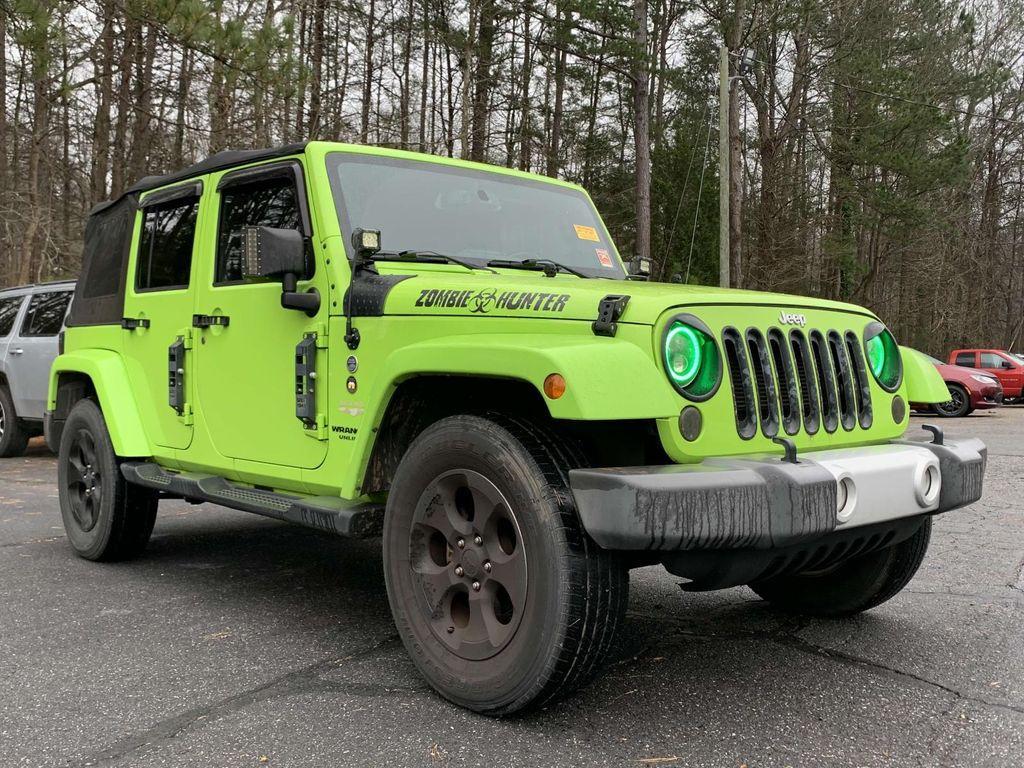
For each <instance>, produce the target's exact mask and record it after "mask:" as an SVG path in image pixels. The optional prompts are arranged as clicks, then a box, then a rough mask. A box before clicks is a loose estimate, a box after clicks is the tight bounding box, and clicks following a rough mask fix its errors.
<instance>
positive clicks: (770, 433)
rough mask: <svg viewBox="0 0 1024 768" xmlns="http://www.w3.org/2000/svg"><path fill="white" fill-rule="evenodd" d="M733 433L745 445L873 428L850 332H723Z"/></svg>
mask: <svg viewBox="0 0 1024 768" xmlns="http://www.w3.org/2000/svg"><path fill="white" fill-rule="evenodd" d="M722 347H723V352H724V354H725V362H726V367H727V368H728V376H729V381H730V383H731V386H732V400H733V407H734V409H735V412H736V431H737V432H738V433H739V435H740V437H742V438H743V439H745V440H748V439H750V438H752V437H753V436H754V435H755V434H757V431H758V429H760V431H761V434H763V435H764V436H765V437H775V436H777V435H780V434H785V435H795V434H797V433H798V432H799V431H800V429H801V427H802V428H803V431H804V432H805V433H806V434H808V435H813V434H815V433H816V432H818V430H820V429H824V430H825V431H826V432H835V431H836V430H837V429H840V428H842V429H844V430H846V431H851V430H853V429H855V428H856V427H857V426H858V425H859V426H860V427H861V429H867V428H869V427H870V426H871V388H870V386H869V385H868V372H867V368H866V366H865V364H864V354H863V352H862V351H861V346H860V339H859V337H858V336H857V334H856V333H854V332H853V331H845V332H841V331H835V330H831V331H819V330H810V331H807V332H806V333H805V332H804V331H801V330H798V329H794V330H791V331H789V333H786V332H785V331H783V330H781V329H779V328H771V329H769V330H768V332H767V333H763V332H762V331H759V330H758V329H756V328H750V329H748V330H747V331H746V332H745V333H741V332H740V331H739V330H737V329H736V328H732V327H729V328H726V329H725V330H723V331H722Z"/></svg>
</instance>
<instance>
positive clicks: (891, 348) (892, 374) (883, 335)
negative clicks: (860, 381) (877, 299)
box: [864, 323, 903, 392]
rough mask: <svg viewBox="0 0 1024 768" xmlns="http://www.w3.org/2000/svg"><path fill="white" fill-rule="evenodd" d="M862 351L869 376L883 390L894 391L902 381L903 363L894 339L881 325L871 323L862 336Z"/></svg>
mask: <svg viewBox="0 0 1024 768" xmlns="http://www.w3.org/2000/svg"><path fill="white" fill-rule="evenodd" d="M864 351H865V353H866V354H867V358H868V368H870V369H871V375H872V376H874V377H875V380H876V381H877V382H878V383H879V384H881V385H882V388H883V389H886V390H888V391H889V392H892V391H894V390H896V389H897V388H898V387H899V385H900V382H901V381H902V379H903V361H902V360H901V359H900V350H899V347H898V346H897V345H896V339H894V338H893V335H892V334H891V333H890V332H889V330H888V329H887V328H886V327H885V326H884V325H882V324H881V323H872V324H871V325H869V326H868V328H867V331H866V332H865V335H864Z"/></svg>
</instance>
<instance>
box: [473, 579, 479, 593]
mask: <svg viewBox="0 0 1024 768" xmlns="http://www.w3.org/2000/svg"><path fill="white" fill-rule="evenodd" d="M473 591H474V592H479V591H480V582H479V581H474V582H473Z"/></svg>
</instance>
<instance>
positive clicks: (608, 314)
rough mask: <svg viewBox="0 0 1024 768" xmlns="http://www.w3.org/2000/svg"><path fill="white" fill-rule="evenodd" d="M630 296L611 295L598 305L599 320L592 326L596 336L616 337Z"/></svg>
mask: <svg viewBox="0 0 1024 768" xmlns="http://www.w3.org/2000/svg"><path fill="white" fill-rule="evenodd" d="M628 303H629V296H627V295H624V294H623V295H617V294H609V295H608V296H605V297H604V298H603V299H601V303H600V304H598V305H597V320H595V321H594V322H593V324H592V325H591V326H590V327H591V328H592V329H593V331H594V335H595V336H614V335H615V331H617V330H618V320H619V318H620V317H622V313H623V312H625V311H626V305H627V304H628Z"/></svg>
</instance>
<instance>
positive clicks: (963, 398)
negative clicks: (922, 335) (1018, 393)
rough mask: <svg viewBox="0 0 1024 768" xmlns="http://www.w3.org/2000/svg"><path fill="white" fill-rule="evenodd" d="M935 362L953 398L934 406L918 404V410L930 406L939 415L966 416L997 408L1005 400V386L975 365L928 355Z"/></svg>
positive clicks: (950, 397) (950, 396)
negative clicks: (977, 411) (951, 363)
mask: <svg viewBox="0 0 1024 768" xmlns="http://www.w3.org/2000/svg"><path fill="white" fill-rule="evenodd" d="M925 357H927V358H928V359H929V360H930V361H931V362H932V363H934V364H935V367H936V369H938V371H939V374H940V375H941V376H942V380H943V381H945V382H946V387H947V388H948V389H949V401H948V402H945V403H939V404H937V405H932V406H920V405H919V406H918V408H917V409H918V410H923V409H927V408H930V409H931V410H933V411H934V412H935V413H937V414H938V415H939V416H966V415H967V414H969V413H970V412H971V411H974V410H982V409H985V408H995V407H996V406H997V405H999V404H1000V403H1002V402H1003V388H1002V385H1000V383H999V380H998V379H996V378H995V377H994V376H989V375H988V374H987V373H981V372H980V371H977V370H974V369H972V368H965V367H963V366H959V365H947V364H946V363H944V362H942V361H941V360H936V359H935V358H934V357H932V356H931V355H925Z"/></svg>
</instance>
